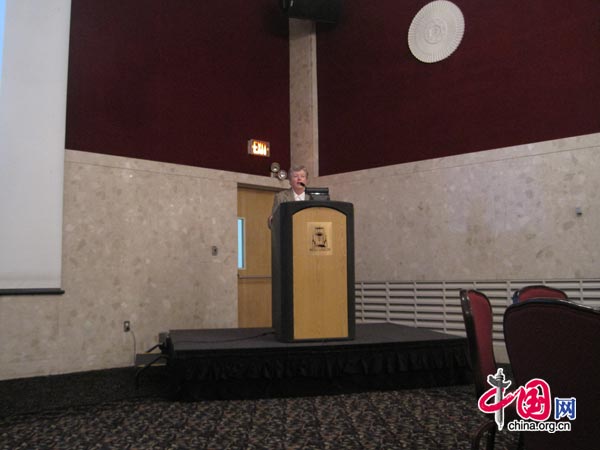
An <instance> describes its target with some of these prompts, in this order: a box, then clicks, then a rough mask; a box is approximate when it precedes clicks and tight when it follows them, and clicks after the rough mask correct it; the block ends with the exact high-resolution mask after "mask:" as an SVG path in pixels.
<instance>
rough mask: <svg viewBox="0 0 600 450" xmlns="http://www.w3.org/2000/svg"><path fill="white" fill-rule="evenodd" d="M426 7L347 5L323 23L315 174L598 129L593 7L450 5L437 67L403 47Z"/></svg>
mask: <svg viewBox="0 0 600 450" xmlns="http://www.w3.org/2000/svg"><path fill="white" fill-rule="evenodd" d="M427 3H428V1H423V0H421V1H416V0H402V1H398V0H376V1H374V0H345V1H344V13H343V16H342V19H341V21H340V23H338V24H337V25H336V26H333V27H332V26H328V25H323V26H321V25H320V26H319V27H318V35H317V67H318V81H319V84H318V88H319V152H320V153H319V164H320V167H319V173H320V174H321V175H327V174H333V173H340V172H347V171H353V170H359V169H366V168H372V167H377V166H384V165H390V164H398V163H403V162H409V161H418V160H424V159H429V158H437V157H443V156H448V155H456V154H461V153H468V152H474V151H480V150H487V149H493V148H500V147H505V146H510V145H516V144H523V143H529V142H537V141H543V140H548V139H556V138H560V137H567V136H575V135H581V134H587V133H593V132H599V131H600V1H598V0H569V1H565V0H527V1H524V0H501V1H500V0H483V1H482V0H456V1H454V3H455V4H456V5H457V6H458V7H459V8H461V10H462V12H463V15H464V17H465V35H464V38H463V40H462V43H461V45H460V46H459V48H458V49H457V50H456V52H454V53H453V54H452V55H451V56H450V57H449V58H448V59H445V60H443V61H441V62H438V63H433V64H426V63H422V62H420V61H418V60H417V59H415V58H414V57H413V56H412V54H411V53H410V50H409V48H408V44H407V35H408V29H409V27H410V23H411V21H412V19H413V17H414V16H415V14H417V12H418V11H419V10H420V9H421V8H422V7H423V6H424V5H426V4H427Z"/></svg>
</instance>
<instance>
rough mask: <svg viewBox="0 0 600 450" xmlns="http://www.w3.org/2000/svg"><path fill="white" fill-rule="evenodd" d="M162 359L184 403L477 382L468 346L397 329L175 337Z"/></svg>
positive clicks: (169, 337)
mask: <svg viewBox="0 0 600 450" xmlns="http://www.w3.org/2000/svg"><path fill="white" fill-rule="evenodd" d="M164 336H165V337H164V343H162V344H161V345H160V348H161V352H162V354H163V356H164V357H165V358H166V360H167V369H168V373H169V380H170V383H171V390H172V393H173V396H174V397H175V398H177V399H182V400H185V399H191V400H198V399H219V398H227V399H231V398H260V397H280V396H295V395H323V394H335V393H343V392H356V391H360V390H366V389H369V390H370V389H405V388H417V387H433V386H448V385H455V384H467V383H470V382H471V381H472V378H471V371H470V368H469V357H468V347H467V340H466V338H464V337H460V336H454V335H448V334H443V333H438V332H435V331H430V330H426V329H421V328H412V327H408V326H403V325H396V324H392V323H370V324H356V338H355V339H354V340H341V341H322V342H298V343H284V342H278V341H277V340H276V339H275V335H274V331H273V329H271V328H235V329H206V330H171V331H169V332H168V333H166V335H164Z"/></svg>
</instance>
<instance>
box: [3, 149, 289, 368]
mask: <svg viewBox="0 0 600 450" xmlns="http://www.w3.org/2000/svg"><path fill="white" fill-rule="evenodd" d="M265 175H267V174H265ZM239 184H243V185H246V186H256V187H260V188H265V189H279V188H282V187H288V184H287V182H280V181H279V180H276V179H273V178H270V177H268V176H265V177H258V176H253V175H245V174H237V173H232V172H224V171H216V170H210V169H202V168H195V167H188V166H178V165H174V164H163V163H157V162H152V161H143V160H135V159H129V158H120V157H113V156H106V155H98V154H93V153H86V152H77V151H67V152H66V163H65V191H64V221H63V222H64V224H63V274H62V276H63V289H64V290H65V294H64V295H62V296H52V297H48V296H31V297H21V296H16V297H0V329H1V330H2V331H0V345H1V349H2V351H1V352H0V379H9V378H18V377H27V376H34V375H46V374H56V373H66V372H77V371H85V370H95V369H105V368H112V367H122V366H127V365H131V363H132V361H133V355H134V339H133V334H132V333H124V332H123V321H124V320H129V321H131V326H132V330H133V333H135V337H136V344H137V346H136V350H137V351H138V352H140V351H143V350H146V349H148V348H150V347H151V346H153V345H154V344H156V343H157V336H158V333H159V332H163V331H168V330H171V329H181V328H217V327H236V326H237V224H236V217H237V186H238V185H239ZM212 246H216V247H217V248H218V250H219V251H218V255H217V256H212V253H211V249H212Z"/></svg>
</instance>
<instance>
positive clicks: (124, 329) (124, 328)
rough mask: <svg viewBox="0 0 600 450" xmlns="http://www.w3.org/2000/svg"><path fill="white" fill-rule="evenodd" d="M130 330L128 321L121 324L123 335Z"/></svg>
mask: <svg viewBox="0 0 600 450" xmlns="http://www.w3.org/2000/svg"><path fill="white" fill-rule="evenodd" d="M130 330H131V322H129V320H126V321H125V322H123V331H124V332H125V333H128V332H129V331H130Z"/></svg>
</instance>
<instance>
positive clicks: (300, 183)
mask: <svg viewBox="0 0 600 450" xmlns="http://www.w3.org/2000/svg"><path fill="white" fill-rule="evenodd" d="M298 184H299V185H300V186H302V187H303V188H306V185H305V184H304V183H303V182H302V181H300V182H299V183H298Z"/></svg>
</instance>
